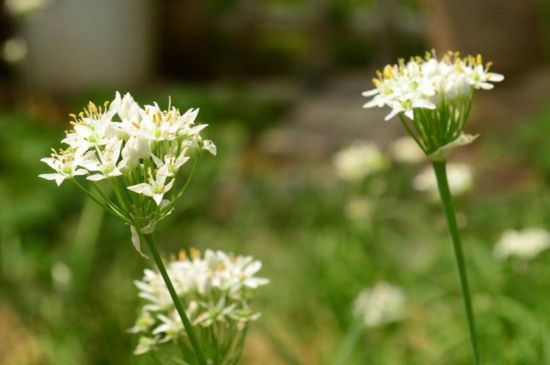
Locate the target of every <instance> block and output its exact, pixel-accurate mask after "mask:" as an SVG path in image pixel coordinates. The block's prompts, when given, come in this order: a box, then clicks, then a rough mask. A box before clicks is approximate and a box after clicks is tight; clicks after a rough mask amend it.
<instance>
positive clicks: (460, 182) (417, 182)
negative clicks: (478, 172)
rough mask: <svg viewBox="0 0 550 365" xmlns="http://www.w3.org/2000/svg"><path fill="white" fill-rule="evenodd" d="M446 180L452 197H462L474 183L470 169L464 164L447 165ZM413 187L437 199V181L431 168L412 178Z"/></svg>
mask: <svg viewBox="0 0 550 365" xmlns="http://www.w3.org/2000/svg"><path fill="white" fill-rule="evenodd" d="M447 178H448V181H449V188H450V190H451V193H453V195H462V194H464V193H466V192H467V191H468V190H470V189H471V188H472V186H473V183H474V179H473V174H472V169H471V168H470V166H469V165H466V164H459V163H449V164H447ZM413 187H414V189H416V190H418V191H422V192H426V193H428V194H430V196H431V197H432V198H434V199H437V197H438V194H439V190H438V187H437V179H436V177H435V173H434V172H433V169H432V167H431V166H428V167H426V168H425V169H424V170H422V171H421V172H420V173H419V174H418V175H416V176H415V177H414V179H413Z"/></svg>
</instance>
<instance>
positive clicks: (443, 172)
mask: <svg viewBox="0 0 550 365" xmlns="http://www.w3.org/2000/svg"><path fill="white" fill-rule="evenodd" d="M446 165H447V163H446V161H435V162H433V163H432V166H433V169H434V172H435V176H436V178H437V186H438V188H439V195H440V198H441V204H442V205H443V209H444V210H445V216H446V218H447V225H448V228H449V233H450V236H451V241H452V243H453V248H454V253H455V259H456V264H457V267H458V275H459V278H460V286H461V288H462V296H463V299H464V309H465V310H466V318H467V319H468V329H469V332H470V341H471V343H472V350H473V354H474V359H475V364H476V365H479V347H478V344H477V335H476V324H475V319H474V311H473V308H472V299H471V294H470V287H469V284H468V274H467V272H466V262H465V260H464V252H463V250H462V244H461V242H460V234H459V232H458V225H457V223H456V214H455V208H454V204H453V199H452V195H451V191H450V189H449V181H448V179H447V166H446Z"/></svg>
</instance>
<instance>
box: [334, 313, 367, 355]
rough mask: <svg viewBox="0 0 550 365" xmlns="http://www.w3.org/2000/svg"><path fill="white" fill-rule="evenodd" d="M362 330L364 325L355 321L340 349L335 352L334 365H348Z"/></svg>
mask: <svg viewBox="0 0 550 365" xmlns="http://www.w3.org/2000/svg"><path fill="white" fill-rule="evenodd" d="M363 330H364V323H363V322H362V321H360V320H355V321H354V322H353V323H352V324H351V326H350V328H349V330H348V333H347V335H346V338H345V339H344V341H343V342H342V344H341V345H340V348H339V349H338V351H337V352H336V359H335V360H334V363H333V364H334V365H346V364H349V359H350V358H351V356H352V355H353V350H354V349H355V347H356V346H357V342H359V339H360V338H361V335H362V334H363Z"/></svg>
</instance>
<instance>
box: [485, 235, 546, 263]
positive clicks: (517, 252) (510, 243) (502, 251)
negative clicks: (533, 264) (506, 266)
mask: <svg viewBox="0 0 550 365" xmlns="http://www.w3.org/2000/svg"><path fill="white" fill-rule="evenodd" d="M548 248H550V233H549V232H548V231H547V230H545V229H542V228H527V229H524V230H520V231H518V230H513V229H510V230H506V231H504V233H503V234H502V237H501V238H500V239H499V241H498V242H497V244H496V245H495V249H494V255H495V257H496V258H498V259H506V258H508V257H517V258H519V259H522V260H525V261H527V260H531V259H533V258H535V257H536V256H537V255H538V254H540V253H541V252H542V251H544V250H547V249H548Z"/></svg>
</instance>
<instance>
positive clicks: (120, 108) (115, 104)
mask: <svg viewBox="0 0 550 365" xmlns="http://www.w3.org/2000/svg"><path fill="white" fill-rule="evenodd" d="M110 110H111V111H112V112H114V113H116V114H118V116H119V118H120V119H121V120H122V121H129V122H130V123H132V122H134V121H135V120H138V119H139V118H140V115H141V114H142V112H143V110H142V109H141V107H140V106H139V104H138V103H136V102H135V101H134V98H133V97H132V95H130V93H126V94H124V97H123V98H121V97H120V93H119V92H118V91H117V92H116V95H115V98H114V99H113V101H112V102H111V103H110Z"/></svg>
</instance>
